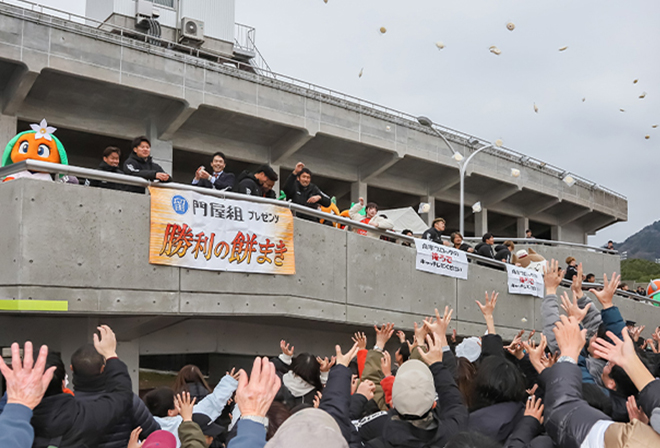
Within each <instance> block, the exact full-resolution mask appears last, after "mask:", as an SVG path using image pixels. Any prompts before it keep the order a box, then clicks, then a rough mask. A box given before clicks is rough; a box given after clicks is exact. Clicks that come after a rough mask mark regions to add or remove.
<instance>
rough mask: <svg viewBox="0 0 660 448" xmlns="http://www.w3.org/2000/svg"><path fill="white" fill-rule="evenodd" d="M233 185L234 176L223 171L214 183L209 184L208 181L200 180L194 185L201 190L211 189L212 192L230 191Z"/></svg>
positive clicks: (234, 181)
mask: <svg viewBox="0 0 660 448" xmlns="http://www.w3.org/2000/svg"><path fill="white" fill-rule="evenodd" d="M235 183H236V176H234V174H233V173H228V172H226V171H223V172H222V173H221V174H220V175H219V176H218V178H217V179H216V180H215V182H211V180H210V179H200V180H199V181H198V182H197V184H196V185H197V186H198V187H202V188H213V189H214V190H227V191H231V190H232V188H234V184H235Z"/></svg>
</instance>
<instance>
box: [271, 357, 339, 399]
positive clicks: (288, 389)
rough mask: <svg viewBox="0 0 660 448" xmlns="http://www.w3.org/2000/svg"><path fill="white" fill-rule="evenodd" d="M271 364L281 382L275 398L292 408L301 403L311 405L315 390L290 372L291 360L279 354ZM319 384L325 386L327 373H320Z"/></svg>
mask: <svg viewBox="0 0 660 448" xmlns="http://www.w3.org/2000/svg"><path fill="white" fill-rule="evenodd" d="M271 362H272V363H273V364H274V365H275V369H276V371H277V374H278V376H279V377H280V379H281V380H282V386H280V391H279V392H278V396H277V397H276V398H277V399H278V400H279V401H282V402H284V403H287V404H289V405H291V407H293V406H297V405H299V404H302V403H313V402H314V397H316V392H319V391H317V390H316V388H315V387H314V386H313V385H312V384H309V383H308V382H307V381H305V380H304V379H302V378H300V377H299V376H298V375H296V374H295V373H293V371H292V370H290V367H289V366H290V365H291V362H292V358H291V357H290V356H287V355H284V354H281V355H280V356H279V357H277V358H271ZM320 377H321V384H325V383H326V381H327V379H328V372H321V375H320Z"/></svg>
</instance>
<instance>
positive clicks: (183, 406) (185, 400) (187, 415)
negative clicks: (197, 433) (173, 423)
mask: <svg viewBox="0 0 660 448" xmlns="http://www.w3.org/2000/svg"><path fill="white" fill-rule="evenodd" d="M195 401H197V398H193V399H192V400H191V399H190V392H182V393H181V394H178V395H177V396H175V397H174V407H175V408H176V410H177V411H179V415H180V416H181V418H183V421H184V422H191V421H192V416H193V407H194V406H195Z"/></svg>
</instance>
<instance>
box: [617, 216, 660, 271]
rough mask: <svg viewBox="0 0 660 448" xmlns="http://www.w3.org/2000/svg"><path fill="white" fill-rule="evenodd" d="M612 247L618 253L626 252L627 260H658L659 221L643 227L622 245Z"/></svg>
mask: <svg viewBox="0 0 660 448" xmlns="http://www.w3.org/2000/svg"><path fill="white" fill-rule="evenodd" d="M614 247H616V250H618V251H619V253H621V252H628V259H631V258H643V259H645V260H649V261H655V259H656V258H660V221H656V222H654V223H653V224H651V225H650V226H646V227H644V228H643V229H642V230H640V231H639V232H637V233H636V234H634V235H632V236H630V237H628V239H626V240H625V241H624V242H623V243H619V244H615V245H614Z"/></svg>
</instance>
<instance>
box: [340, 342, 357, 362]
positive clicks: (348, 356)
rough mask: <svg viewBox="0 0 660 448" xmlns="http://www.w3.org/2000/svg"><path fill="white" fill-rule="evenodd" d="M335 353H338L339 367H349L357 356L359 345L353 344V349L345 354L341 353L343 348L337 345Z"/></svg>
mask: <svg viewBox="0 0 660 448" xmlns="http://www.w3.org/2000/svg"><path fill="white" fill-rule="evenodd" d="M335 351H336V352H337V356H336V357H335V358H336V360H337V365H338V366H344V367H348V365H349V364H350V363H351V360H352V359H353V358H355V356H356V355H357V352H358V345H357V344H353V347H351V349H350V350H349V351H347V352H346V353H345V354H344V353H342V352H341V347H340V346H339V345H335Z"/></svg>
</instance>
